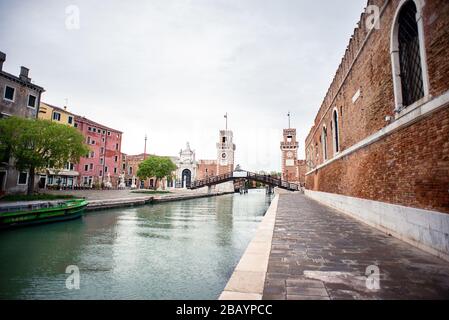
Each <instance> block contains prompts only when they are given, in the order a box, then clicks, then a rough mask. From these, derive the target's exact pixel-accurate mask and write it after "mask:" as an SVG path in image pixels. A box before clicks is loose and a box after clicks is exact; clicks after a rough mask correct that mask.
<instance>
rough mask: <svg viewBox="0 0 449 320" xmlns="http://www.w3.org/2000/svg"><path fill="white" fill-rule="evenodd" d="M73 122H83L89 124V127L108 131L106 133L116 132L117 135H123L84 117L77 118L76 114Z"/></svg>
mask: <svg viewBox="0 0 449 320" xmlns="http://www.w3.org/2000/svg"><path fill="white" fill-rule="evenodd" d="M75 121H78V122H85V123H87V124H90V125H91V126H95V127H100V128H101V129H105V130H108V131H114V132H118V133H123V131H120V130H117V129H113V128H110V127H107V126H105V125H102V124H100V123H98V122H95V121H92V120H90V119H87V118H86V117H81V116H78V115H76V114H75Z"/></svg>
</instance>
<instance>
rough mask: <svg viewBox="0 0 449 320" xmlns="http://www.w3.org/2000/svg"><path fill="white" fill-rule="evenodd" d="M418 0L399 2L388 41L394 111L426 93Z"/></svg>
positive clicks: (425, 71) (422, 36) (422, 34)
mask: <svg viewBox="0 0 449 320" xmlns="http://www.w3.org/2000/svg"><path fill="white" fill-rule="evenodd" d="M421 1H422V0H402V1H401V3H400V4H399V6H398V9H397V12H396V16H395V20H394V25H393V31H392V38H391V56H392V66H393V77H394V78H393V82H394V93H395V103H396V111H401V109H402V108H404V107H407V106H409V105H411V104H413V103H414V102H416V101H418V100H420V99H421V98H423V97H424V96H426V95H428V93H429V89H428V88H429V85H428V78H427V64H426V54H425V48H424V33H423V21H422V3H421Z"/></svg>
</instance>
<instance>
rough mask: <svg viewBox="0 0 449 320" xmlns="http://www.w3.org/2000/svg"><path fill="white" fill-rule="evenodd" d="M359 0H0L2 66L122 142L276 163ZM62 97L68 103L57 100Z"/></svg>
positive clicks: (125, 148) (249, 166) (253, 163)
mask: <svg viewBox="0 0 449 320" xmlns="http://www.w3.org/2000/svg"><path fill="white" fill-rule="evenodd" d="M365 5H366V0H315V1H311V0H146V1H143V0H139V1H138V0H130V1H123V0H109V1H100V0H80V1H77V0H71V1H64V0H63V1H51V0H39V1H36V0H21V1H11V0H10V1H7V0H0V51H2V52H4V53H6V55H7V57H6V62H5V64H4V67H3V70H4V71H6V72H9V73H12V74H15V75H18V74H19V69H20V66H26V67H28V68H29V69H30V77H31V78H32V81H33V83H35V84H37V85H40V86H43V87H44V88H45V90H46V92H45V93H44V94H43V97H42V101H44V102H47V103H50V104H54V105H57V106H64V105H66V104H67V106H68V109H69V111H71V112H73V113H75V114H78V115H81V116H85V117H87V118H89V119H91V120H94V121H96V122H99V123H101V124H104V125H106V126H109V127H112V128H115V129H118V130H120V131H123V132H124V135H123V141H122V152H125V153H128V154H138V153H142V152H143V149H144V137H145V134H147V135H148V145H147V151H148V152H150V153H153V154H158V155H166V156H176V155H178V153H179V151H180V149H181V148H184V147H185V145H186V143H187V142H189V143H190V146H191V147H192V149H194V150H195V151H196V158H197V159H215V158H216V157H217V152H216V143H217V142H218V134H219V130H222V129H224V127H225V119H224V114H225V113H228V115H229V116H228V126H229V129H231V130H232V131H233V133H234V142H235V144H236V147H237V150H236V154H235V158H236V160H235V162H236V163H235V164H236V165H237V164H240V165H241V166H242V168H244V169H246V170H250V171H259V170H265V171H273V170H275V171H280V167H281V151H280V141H281V139H282V129H284V128H286V127H288V120H287V113H288V112H289V111H290V112H291V114H292V117H291V126H292V127H294V128H297V130H298V140H299V145H300V147H299V158H304V153H305V152H304V141H305V138H306V136H307V134H308V132H309V130H310V128H311V127H312V125H313V121H314V119H315V115H316V113H317V111H318V109H319V107H320V105H321V103H322V101H323V98H324V96H325V94H326V92H327V89H328V87H329V85H330V83H331V81H332V79H333V77H334V75H335V72H336V70H337V67H338V65H339V64H340V61H341V58H342V57H343V54H344V52H345V49H346V46H347V45H348V43H349V39H350V36H351V35H352V33H353V30H354V28H355V27H356V24H357V22H358V21H359V18H360V14H361V12H362V11H363V10H364V7H365ZM66 102H68V103H66Z"/></svg>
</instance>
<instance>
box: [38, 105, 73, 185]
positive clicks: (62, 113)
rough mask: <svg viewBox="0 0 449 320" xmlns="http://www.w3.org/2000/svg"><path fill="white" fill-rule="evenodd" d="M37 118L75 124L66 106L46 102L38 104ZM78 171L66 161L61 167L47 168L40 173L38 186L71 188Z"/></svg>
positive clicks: (70, 124)
mask: <svg viewBox="0 0 449 320" xmlns="http://www.w3.org/2000/svg"><path fill="white" fill-rule="evenodd" d="M38 118H39V119H42V120H50V121H54V122H58V123H60V124H65V125H68V126H71V127H74V126H75V115H74V114H73V113H70V112H68V111H67V107H64V108H59V107H56V106H52V105H50V104H48V103H44V102H41V103H40V105H39V113H38ZM78 176H79V173H78V172H77V171H75V170H74V164H73V163H66V165H65V166H64V168H62V169H58V170H56V169H54V168H47V170H45V171H43V172H41V173H40V179H39V187H40V188H49V189H66V188H68V189H72V188H73V187H74V186H75V181H76V178H77V177H78Z"/></svg>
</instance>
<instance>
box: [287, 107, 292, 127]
mask: <svg viewBox="0 0 449 320" xmlns="http://www.w3.org/2000/svg"><path fill="white" fill-rule="evenodd" d="M287 117H288V128H289V129H290V128H291V126H290V117H291V113H290V111H289V112H288V114H287Z"/></svg>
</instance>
